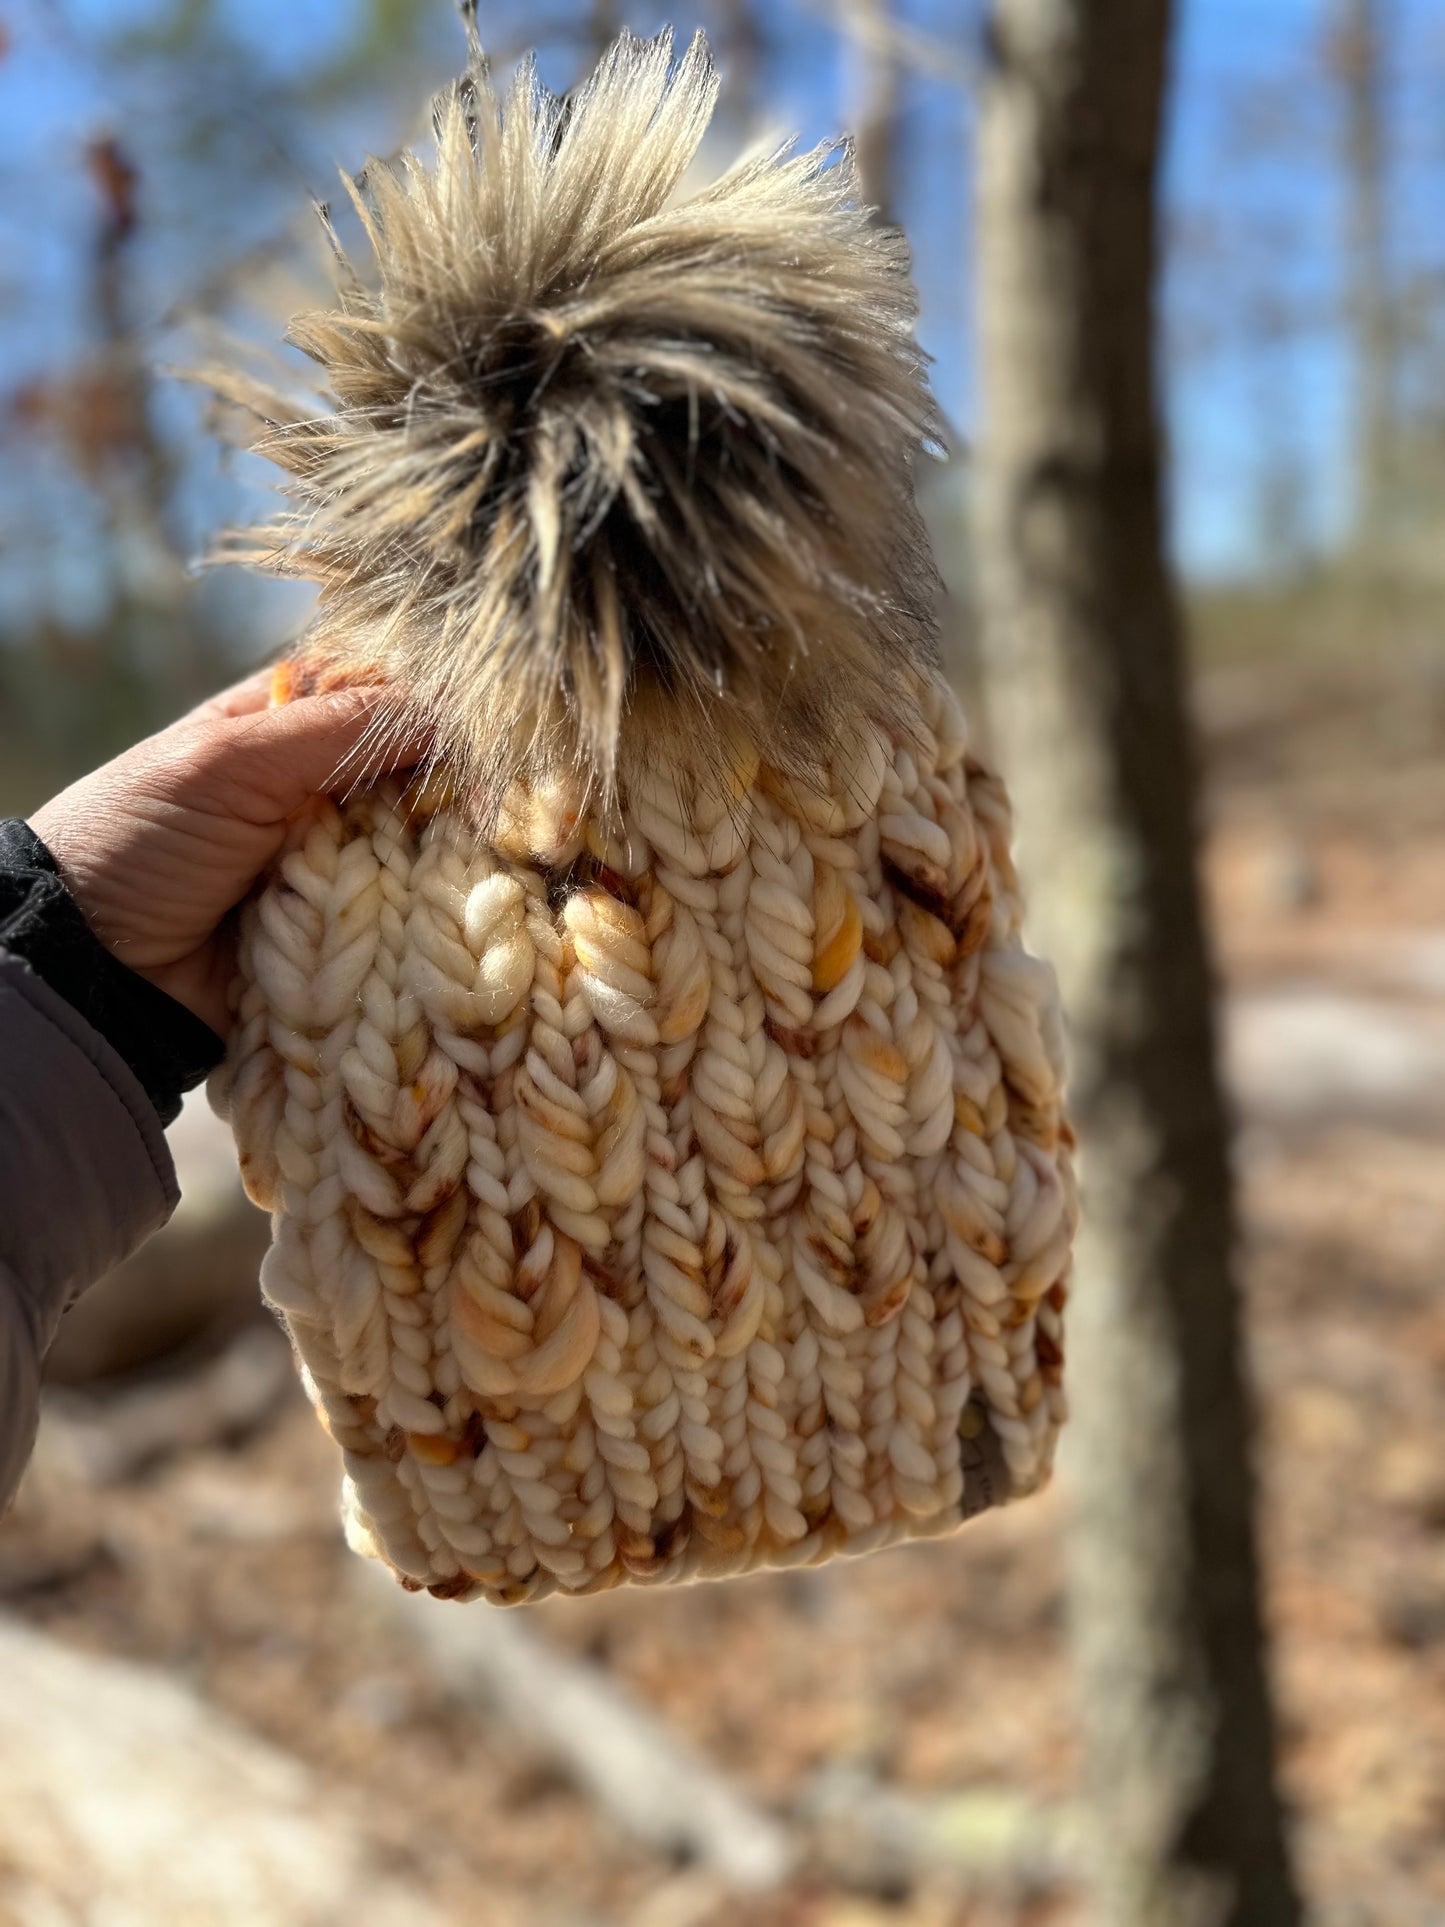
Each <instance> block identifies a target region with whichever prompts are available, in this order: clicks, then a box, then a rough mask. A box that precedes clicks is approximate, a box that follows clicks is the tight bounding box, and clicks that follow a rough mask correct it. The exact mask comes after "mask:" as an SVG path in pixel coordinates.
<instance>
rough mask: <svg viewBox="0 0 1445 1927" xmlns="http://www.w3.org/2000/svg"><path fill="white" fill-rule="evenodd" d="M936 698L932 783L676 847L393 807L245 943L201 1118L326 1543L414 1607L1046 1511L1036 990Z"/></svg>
mask: <svg viewBox="0 0 1445 1927" xmlns="http://www.w3.org/2000/svg"><path fill="white" fill-rule="evenodd" d="M921 698H922V706H921V714H920V724H921V727H920V731H919V740H918V743H917V745H916V747H914V748H911V749H905V748H899V747H891V746H890V745H889V744H887V743H886V742H885V741H884V740H883V739H882V738H881V737H874V738H873V739H872V740H870V742H869V743H868V745H867V749H866V751H865V753H864V754H863V755H861V756H860V758H859V760H858V762H857V763H856V764H855V766H854V767H852V768H851V769H849V770H847V771H840V772H838V781H837V783H836V784H835V786H834V787H833V788H832V789H831V790H830V791H829V792H828V793H826V794H822V793H819V792H817V791H804V790H801V789H800V788H798V787H797V786H796V785H794V784H791V783H789V781H788V780H787V779H785V778H783V779H779V778H778V777H777V776H776V774H775V773H774V772H772V771H770V770H768V769H767V768H765V767H764V768H760V769H758V770H757V771H756V772H747V771H743V772H740V774H739V785H738V790H739V793H738V795H737V797H736V799H735V801H734V803H733V805H732V807H730V808H729V809H728V810H726V811H724V812H721V813H717V812H715V813H713V814H712V815H711V816H710V817H704V818H702V819H701V820H699V819H698V818H697V817H692V818H689V817H688V816H687V815H686V814H685V813H684V812H683V811H682V810H681V809H679V807H678V804H677V800H676V796H675V794H674V792H673V791H672V789H671V788H670V786H669V783H668V781H667V777H666V773H665V772H659V777H658V781H657V782H656V784H655V785H653V786H652V787H651V788H649V789H648V790H647V791H646V792H645V793H640V794H638V795H637V796H635V797H633V798H631V799H629V801H628V804H627V806H626V808H625V809H624V811H623V812H622V816H621V820H620V822H619V824H618V825H617V827H616V828H615V830H614V831H613V832H612V833H611V834H608V833H606V832H605V831H604V830H603V829H602V828H601V827H600V826H599V824H598V823H597V822H596V821H595V820H594V819H593V818H591V817H588V816H586V815H578V813H577V812H576V811H575V810H574V809H573V808H572V807H570V806H569V803H568V799H566V798H565V797H562V796H558V795H552V796H548V797H532V798H529V799H527V803H528V805H529V807H528V808H527V809H526V810H525V811H524V812H523V813H521V814H520V815H518V816H511V817H508V818H506V819H504V820H503V821H502V822H501V823H499V824H498V825H497V827H496V830H495V831H494V833H493V835H492V837H491V838H486V837H483V836H481V835H479V834H478V833H477V832H476V830H475V829H474V828H473V827H472V825H471V823H470V820H469V817H468V815H467V814H466V812H465V811H459V810H458V809H457V808H456V807H454V805H453V804H452V803H451V802H450V801H449V800H448V799H447V797H446V794H445V785H444V784H443V785H438V784H437V783H435V782H433V783H432V784H431V785H429V786H425V787H423V788H422V789H421V790H420V791H419V792H416V793H408V792H407V791H406V790H405V789H404V788H403V787H402V786H401V785H400V784H399V783H398V782H396V781H391V782H388V783H384V784H381V785H379V786H377V787H375V788H373V789H372V790H370V791H368V792H367V793H366V794H364V795H362V796H360V797H358V798H357V799H355V800H354V801H352V802H350V803H349V804H346V805H344V806H340V805H338V804H336V803H332V802H325V803H322V804H319V805H318V806H317V808H316V810H315V812H314V813H313V814H311V815H310V816H308V817H307V818H306V819H305V820H304V821H303V822H301V823H299V824H298V825H297V827H296V829H295V831H294V833H293V836H292V839H291V844H290V847H289V848H288V849H287V851H286V852H285V854H284V855H283V857H282V858H281V860H280V863H279V866H278V871H277V874H276V875H275V877H274V878H273V880H272V881H271V883H270V884H269V885H268V887H267V888H266V890H265V891H264V892H263V893H262V894H261V896H260V897H259V899H258V900H256V901H255V902H253V903H252V904H251V905H249V906H248V908H247V911H246V913H245V919H244V929H243V935H242V943H241V972H242V982H243V985H244V988H243V990H242V992H241V996H240V1002H239V1008H238V1030H237V1036H236V1041H235V1044H234V1046H233V1048H232V1051H231V1055H230V1058H229V1061H228V1063H227V1065H226V1067H225V1068H224V1069H223V1071H222V1072H221V1073H219V1074H218V1078H217V1083H216V1087H215V1096H216V1098H217V1100H218V1102H219V1103H220V1104H221V1106H222V1107H223V1108H224V1109H225V1111H226V1112H227V1114H228V1115H229V1117H230V1119H231V1122H232V1124H233V1126H234V1129H235V1132H236V1138H237V1142H238V1144H239V1147H240V1153H241V1168H242V1172H243V1175H244V1177H245V1181H246V1185H247V1188H248V1190H249V1192H250V1194H251V1196H252V1197H253V1198H254V1199H255V1200H256V1202H257V1203H259V1204H261V1205H263V1206H265V1207H266V1208H267V1209H269V1210H271V1211H273V1212H274V1213H275V1224H276V1235H275V1243H274V1245H273V1247H272V1250H271V1252H270V1255H269V1256H268V1258H267V1260H266V1263H265V1267H264V1270H263V1272H262V1285H263V1288H264V1290H265V1293H266V1296H267V1298H268V1300H269V1302H270V1303H271V1304H272V1305H274V1306H275V1307H276V1309H277V1310H278V1311H279V1312H280V1313H281V1314H282V1316H283V1317H284V1319H285V1321H286V1324H287V1326H288V1328H289V1330H290V1332H291V1335H292V1337H293V1339H294V1341H295V1344H296V1349H297V1352H298V1354H299V1356H300V1359H301V1361H302V1364H303V1366H304V1369H305V1377H306V1384H307V1389H308V1391H309V1393H310V1395H311V1397H312V1398H313V1400H314V1401H315V1404H316V1408H317V1411H318V1413H319V1414H320V1416H321V1418H322V1421H323V1423H324V1424H325V1425H326V1427H327V1429H328V1430H329V1431H330V1432H331V1434H332V1436H333V1437H334V1438H335V1439H336V1441H337V1443H338V1444H339V1445H340V1446H341V1448H342V1452H343V1454H344V1458H345V1465H346V1517H347V1524H348V1531H349V1534H350V1537H351V1539H352V1543H353V1544H354V1545H355V1546H356V1547H357V1548H358V1549H359V1550H362V1551H365V1552H369V1553H376V1554H379V1555H380V1556H381V1557H383V1558H384V1559H386V1560H387V1561H388V1563H390V1564H391V1565H392V1566H393V1567H394V1568H395V1570H396V1572H397V1573H398V1574H399V1575H400V1576H401V1578H402V1580H403V1582H404V1583H406V1584H409V1585H418V1586H420V1585H425V1586H428V1587H430V1589H431V1590H432V1591H433V1592H437V1593H440V1594H443V1595H445V1596H447V1597H473V1596H484V1597H487V1598H490V1599H494V1600H498V1601H503V1602H508V1603H510V1602H513V1601H517V1600H522V1599H530V1598H535V1597H537V1596H538V1595H540V1594H542V1593H545V1592H549V1591H552V1590H554V1589H562V1590H566V1591H571V1592H586V1591H593V1590H596V1589H597V1588H599V1587H604V1586H609V1585H612V1584H615V1583H616V1582H617V1581H618V1580H620V1579H624V1578H634V1579H648V1580H655V1579H681V1578H688V1577H697V1576H704V1575H711V1574H723V1573H728V1572H735V1571H740V1570H746V1569H749V1568H752V1567H755V1566H762V1565H791V1564H798V1563H808V1562H812V1561H815V1560H818V1559H820V1558H822V1557H824V1556H826V1555H828V1554H829V1553H834V1552H863V1551H869V1550H872V1549H873V1548H875V1547H878V1546H882V1545H886V1544H888V1543H889V1542H891V1541H892V1540H895V1539H897V1538H900V1537H907V1536H917V1535H923V1534H930V1533H937V1532H940V1531H946V1530H947V1529H948V1528H950V1527H951V1526H953V1525H955V1524H957V1523H958V1522H959V1521H960V1520H961V1519H962V1518H964V1517H966V1516H967V1515H968V1514H969V1513H970V1512H971V1511H974V1510H977V1509H979V1508H980V1507H981V1506H982V1505H986V1504H990V1503H994V1502H996V1501H997V1500H999V1499H1002V1498H1005V1497H1010V1496H1015V1495H1018V1494H1021V1493H1025V1492H1028V1491H1031V1490H1032V1489H1034V1487H1036V1486H1037V1485H1038V1484H1039V1483H1040V1482H1041V1480H1043V1478H1044V1477H1045V1476H1046V1475H1047V1472H1048V1470H1049V1466H1050V1461H1051V1457H1052V1452H1053V1446H1054V1440H1055V1435H1056V1432H1057V1429H1058V1426H1059V1424H1060V1422H1061V1420H1062V1418H1063V1415H1064V1403H1063V1393H1062V1389H1061V1382H1060V1370H1061V1362H1062V1339H1061V1315H1062V1311H1063V1306H1064V1298H1065V1280H1066V1277H1067V1272H1068V1264H1069V1249H1070V1242H1071V1237H1072V1233H1073V1228H1074V1221H1075V1203H1074V1192H1073V1185H1072V1179H1071V1174H1070V1164H1069V1156H1068V1145H1069V1133H1068V1129H1067V1126H1066V1124H1065V1123H1064V1121H1063V1119H1062V1116H1061V1111H1060V1082H1061V1053H1060V1039H1059V1023H1058V1013H1057V1008H1056V1003H1055V994H1054V986H1053V980H1052V973H1051V972H1050V971H1049V969H1048V967H1047V966H1046V965H1044V964H1042V963H1040V962H1039V961H1037V960H1036V959H1034V958H1032V957H1030V956H1029V955H1028V954H1027V952H1026V951H1025V950H1024V949H1023V947H1022V945H1021V942H1020V937H1019V900H1018V888H1017V883H1016V880H1015V876H1014V871H1013V866H1012V863H1011V861H1010V857H1009V818H1008V808H1007V804H1006V801H1005V798H1004V793H1003V790H1002V788H1001V786H1000V784H999V783H998V781H997V779H996V778H994V777H993V776H991V775H989V774H988V773H987V772H986V771H985V770H984V769H982V768H981V767H980V766H979V764H978V763H977V762H975V761H974V760H973V759H972V757H971V756H970V755H969V753H968V748H967V743H966V739H965V734H964V728H963V722H962V718H961V716H960V713H959V710H958V708H957V705H956V704H955V702H954V701H953V699H952V697H951V696H950V695H949V693H948V691H947V690H946V688H945V687H944V686H943V685H942V684H941V683H935V684H933V685H931V686H929V687H928V688H926V689H925V690H924V691H922V692H921ZM539 844H541V845H543V846H544V848H543V852H542V854H541V855H539V854H538V849H537V846H538V845H539ZM961 1440H962V1445H961V1443H960V1442H961ZM966 1461H967V1467H968V1469H966V1464H965V1462H966Z"/></svg>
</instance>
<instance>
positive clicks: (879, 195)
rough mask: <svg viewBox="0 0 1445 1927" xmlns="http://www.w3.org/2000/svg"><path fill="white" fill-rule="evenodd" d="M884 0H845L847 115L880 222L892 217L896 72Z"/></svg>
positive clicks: (895, 180)
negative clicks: (847, 78) (847, 64)
mask: <svg viewBox="0 0 1445 1927" xmlns="http://www.w3.org/2000/svg"><path fill="white" fill-rule="evenodd" d="M889 14H890V8H889V4H888V0H845V4H844V6H843V8H842V10H841V13H840V16H839V19H840V24H841V25H842V27H843V30H844V32H845V33H846V35H847V46H848V53H849V56H850V67H851V74H850V78H849V86H848V119H849V124H850V126H851V127H852V129H853V139H854V145H855V148H856V151H857V155H858V173H859V176H860V178H861V180H862V183H863V192H864V193H865V194H866V195H867V197H868V199H869V200H870V201H871V202H872V203H873V205H874V206H875V207H876V208H877V209H878V211H879V213H880V214H881V215H882V217H883V219H884V220H885V221H892V220H894V219H896V218H897V203H898V131H899V130H898V106H899V100H898V95H899V85H898V81H899V74H898V62H897V59H896V57H895V54H894V51H893V46H892V37H891V34H890V32H889V28H890V24H891V23H890V18H889Z"/></svg>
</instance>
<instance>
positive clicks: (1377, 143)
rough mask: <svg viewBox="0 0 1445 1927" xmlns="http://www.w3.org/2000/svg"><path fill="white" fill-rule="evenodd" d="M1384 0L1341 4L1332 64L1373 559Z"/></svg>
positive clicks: (1379, 485) (1380, 452) (1386, 391)
mask: <svg viewBox="0 0 1445 1927" xmlns="http://www.w3.org/2000/svg"><path fill="white" fill-rule="evenodd" d="M1384 15H1385V6H1384V4H1383V0H1342V5H1341V8H1340V14H1339V25H1338V32H1337V34H1336V37H1335V45H1334V53H1335V67H1336V70H1337V73H1338V76H1339V83H1340V88H1341V92H1342V94H1343V102H1342V105H1343V109H1344V168H1345V189H1346V209H1347V228H1346V288H1347V305H1348V312H1349V320H1350V328H1351V333H1352V334H1353V337H1354V359H1355V369H1354V376H1355V428H1354V437H1355V489H1356V496H1355V540H1356V545H1357V548H1358V550H1359V553H1360V554H1361V556H1362V557H1363V558H1365V559H1366V560H1369V561H1378V560H1379V559H1380V557H1381V554H1382V551H1383V549H1384V546H1385V543H1386V542H1387V540H1388V538H1389V534H1390V526H1389V525H1390V518H1391V512H1392V506H1393V504H1392V497H1393V494H1394V487H1395V479H1396V478H1395V401H1396V392H1395V391H1396V383H1397V379H1398V377H1397V364H1398V361H1399V339H1398V329H1397V325H1396V315H1395V308H1394V302H1393V300H1392V297H1391V289H1390V257H1389V242H1388V236H1387V231H1386V228H1387V224H1386V217H1385V208H1386V179H1387V166H1386V160H1385V126H1384V114H1383V112H1382V106H1383V102H1382V92H1383V86H1384V67H1385V57H1384V39H1385V18H1384Z"/></svg>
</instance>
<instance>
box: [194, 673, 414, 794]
mask: <svg viewBox="0 0 1445 1927" xmlns="http://www.w3.org/2000/svg"><path fill="white" fill-rule="evenodd" d="M223 730H224V736H223V738H222V740H221V741H220V742H218V743H217V745H216V747H217V749H218V750H219V751H221V752H222V754H223V757H224V762H223V773H224V775H225V777H226V779H227V780H228V782H229V783H230V784H231V785H232V786H233V787H235V788H236V789H238V790H239V791H241V792H243V793H246V794H248V795H249V796H250V797H252V798H254V803H255V805H256V806H258V807H259V808H260V809H261V810H262V811H263V812H264V813H265V814H266V815H267V816H268V817H274V816H289V815H290V814H291V812H292V811H293V810H297V809H299V808H300V807H301V805H302V804H303V803H304V802H305V801H306V800H307V799H308V797H312V796H316V795H319V794H322V793H324V792H327V791H331V790H339V789H343V788H352V787H354V786H355V785H356V784H357V783H359V782H368V781H372V780H374V779H375V778H377V777H379V776H384V775H387V774H388V773H389V772H391V771H392V770H399V769H410V768H412V767H413V766H414V765H416V764H417V763H419V762H423V761H425V759H426V757H427V756H428V755H429V754H430V751H431V748H432V739H431V735H430V733H429V732H428V731H427V730H426V729H425V728H423V727H421V726H419V725H418V723H417V721H416V719H415V718H414V717H411V716H409V715H408V713H407V712H406V710H405V709H403V708H401V707H399V706H398V704H397V703H396V701H395V700H394V699H393V698H389V697H388V696H387V695H386V693H385V692H384V691H378V690H376V689H344V690H337V691H335V692H333V693H331V694H328V695H324V696H302V697H300V698H298V700H297V701H296V702H294V703H286V704H284V705H283V706H282V707H281V708H279V709H268V710H265V711H263V712H261V713H259V714H256V715H248V716H238V717H235V718H233V719H230V720H229V722H228V723H226V724H223ZM248 813H250V812H249V811H248Z"/></svg>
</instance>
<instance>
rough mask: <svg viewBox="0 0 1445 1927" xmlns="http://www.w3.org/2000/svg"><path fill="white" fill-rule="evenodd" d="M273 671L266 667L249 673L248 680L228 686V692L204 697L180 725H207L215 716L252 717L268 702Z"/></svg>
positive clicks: (246, 678)
mask: <svg viewBox="0 0 1445 1927" xmlns="http://www.w3.org/2000/svg"><path fill="white" fill-rule="evenodd" d="M275 674H276V671H275V669H274V668H273V667H272V665H271V664H270V663H267V664H265V665H264V666H263V667H262V668H260V669H253V670H252V671H251V674H250V675H249V676H246V677H243V679H242V680H241V681H240V682H237V683H232V684H231V686H230V688H229V689H221V690H218V691H217V692H216V694H215V695H214V696H208V697H207V698H206V700H205V702H203V703H198V704H197V705H196V707H195V708H194V709H193V710H192V711H191V712H190V714H189V715H187V716H184V717H182V719H181V720H182V721H183V722H187V723H200V722H210V721H211V720H213V719H214V718H215V717H218V716H253V715H255V713H256V712H257V711H258V710H261V709H265V708H266V706H267V704H268V703H269V702H270V700H271V682H272V678H273V677H274V676H275Z"/></svg>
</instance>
